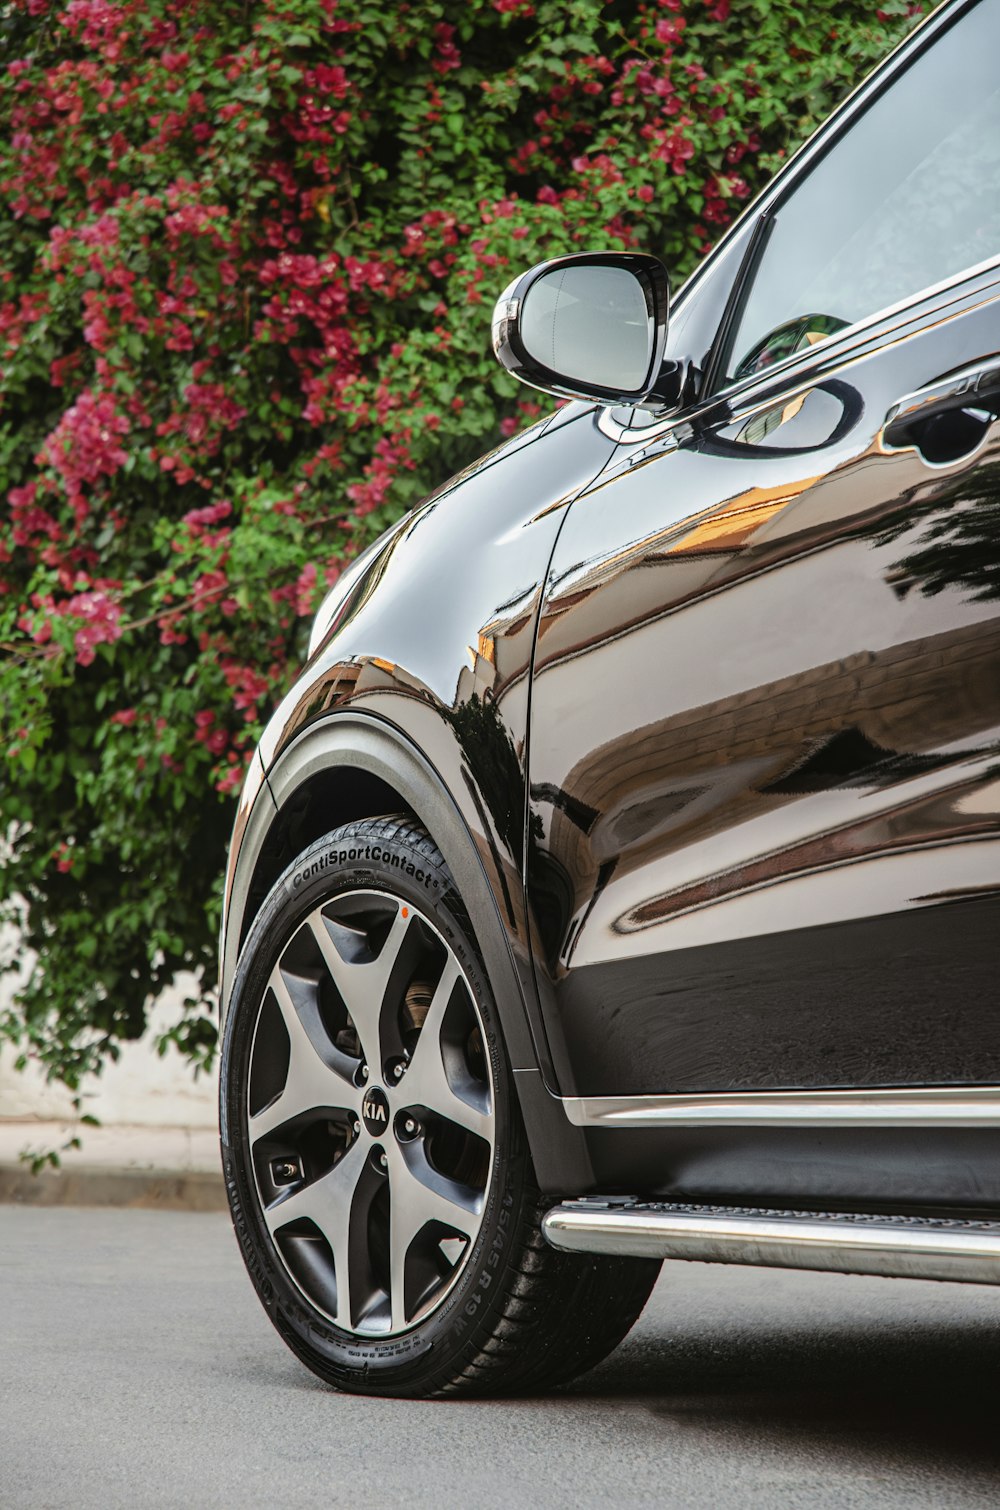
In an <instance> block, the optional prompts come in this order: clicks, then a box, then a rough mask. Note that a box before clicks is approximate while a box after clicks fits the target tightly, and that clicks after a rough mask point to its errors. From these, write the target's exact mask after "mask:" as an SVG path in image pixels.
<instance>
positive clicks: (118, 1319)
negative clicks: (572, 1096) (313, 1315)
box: [0, 1206, 1000, 1510]
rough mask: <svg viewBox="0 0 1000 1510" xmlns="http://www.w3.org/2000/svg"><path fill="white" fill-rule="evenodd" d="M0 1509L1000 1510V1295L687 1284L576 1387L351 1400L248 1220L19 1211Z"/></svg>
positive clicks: (713, 1270)
mask: <svg viewBox="0 0 1000 1510" xmlns="http://www.w3.org/2000/svg"><path fill="white" fill-rule="evenodd" d="M0 1285H2V1296H0V1507H2V1510H26V1507H27V1510H62V1507H67V1510H69V1507H72V1510H91V1507H93V1510H117V1507H119V1506H121V1507H128V1510H143V1507H146V1506H170V1507H174V1506H177V1507H183V1510H201V1507H209V1506H227V1507H228V1506H233V1507H239V1510H244V1507H257V1506H260V1507H267V1510H284V1507H299V1506H303V1507H305V1506H309V1507H317V1510H318V1507H323V1510H339V1507H345V1510H372V1507H376V1506H377V1507H378V1510H395V1507H397V1506H398V1507H403V1510H423V1507H428V1510H464V1507H466V1506H476V1507H477V1510H480V1507H481V1510H489V1507H493V1506H504V1507H506V1506H518V1507H520V1506H522V1505H523V1506H531V1507H548V1506H560V1507H562V1506H567V1507H569V1506H573V1507H575V1506H600V1507H602V1510H614V1507H617V1506H632V1505H658V1506H670V1507H683V1510H730V1507H732V1510H764V1507H768V1510H770V1507H773V1506H782V1507H785V1506H788V1507H796V1510H798V1507H808V1510H826V1507H836V1510H854V1507H861V1506H863V1507H869V1506H872V1507H879V1510H882V1507H894V1510H895V1507H899V1510H917V1507H923V1506H933V1507H935V1510H960V1507H963V1506H990V1507H993V1510H995V1507H997V1506H998V1505H1000V1398H998V1396H1000V1390H998V1385H1000V1290H996V1291H994V1290H992V1289H988V1288H985V1287H977V1286H960V1285H935V1284H928V1283H922V1282H921V1283H918V1282H913V1281H892V1280H880V1279H857V1278H844V1277H841V1276H839V1275H813V1274H795V1273H781V1272H778V1271H764V1270H757V1271H753V1270H739V1269H725V1268H718V1267H707V1266H704V1265H694V1264H673V1265H670V1266H668V1267H667V1268H666V1269H665V1270H664V1273H663V1276H662V1278H661V1280H660V1283H659V1285H658V1287H657V1289H656V1291H655V1292H654V1295H653V1298H652V1299H651V1301H650V1303H649V1306H648V1307H647V1309H646V1312H645V1314H644V1316H643V1317H642V1319H641V1321H640V1322H639V1324H638V1325H637V1327H636V1328H635V1330H634V1331H633V1333H632V1335H631V1336H630V1337H629V1338H628V1339H627V1340H626V1342H625V1343H624V1344H623V1345H622V1346H621V1347H620V1348H619V1350H618V1352H617V1353H616V1354H614V1355H613V1357H612V1358H611V1359H610V1360H609V1361H608V1362H607V1363H605V1364H603V1365H602V1366H601V1367H600V1368H598V1369H595V1370H594V1371H593V1372H592V1373H591V1374H589V1375H588V1376H586V1377H585V1378H583V1379H582V1380H580V1381H579V1382H578V1383H577V1384H575V1385H573V1386H571V1387H570V1388H568V1389H565V1390H563V1391H561V1392H559V1393H558V1394H553V1395H550V1396H548V1397H543V1398H533V1399H530V1400H528V1399H522V1400H513V1401H511V1400H506V1401H505V1400H500V1401H486V1402H476V1403H471V1404H451V1403H449V1404H422V1403H418V1404H413V1403H406V1402H400V1401H388V1400H364V1399H354V1398H351V1397H349V1396H346V1395H338V1394H336V1393H335V1392H334V1391H333V1390H331V1389H328V1388H327V1387H326V1386H324V1385H322V1384H320V1383H319V1381H318V1380H315V1379H314V1378H313V1377H312V1375H310V1374H309V1373H307V1372H306V1371H305V1369H303V1368H302V1367H301V1365H300V1364H299V1363H298V1362H297V1361H296V1360H295V1359H294V1358H293V1357H292V1355H291V1354H290V1353H288V1352H287V1351H286V1350H285V1348H284V1346H283V1344H282V1343H281V1341H280V1340H279V1338H278V1336H277V1334H276V1333H275V1332H274V1331H273V1330H272V1328H271V1326H270V1323H269V1322H268V1321H267V1319H266V1318H265V1316H264V1315H263V1313H262V1312H260V1311H259V1309H258V1306H257V1301H256V1299H255V1297H254V1296H253V1294H252V1292H251V1289H250V1285H249V1282H248V1281H247V1280H246V1278H245V1276H244V1274H243V1270H242V1266H241V1263H240V1260H239V1256H238V1254H237V1251H236V1245H235V1240H234V1239H233V1237H232V1235H231V1232H230V1229H229V1225H228V1221H227V1219H226V1218H225V1217H221V1216H218V1215H212V1214H209V1215H195V1214H188V1213H167V1212H155V1211H121V1210H117V1211H115V1210H73V1209H65V1208H64V1209H59V1208H55V1209H52V1208H49V1209H42V1208H31V1207H16V1206H6V1207H0Z"/></svg>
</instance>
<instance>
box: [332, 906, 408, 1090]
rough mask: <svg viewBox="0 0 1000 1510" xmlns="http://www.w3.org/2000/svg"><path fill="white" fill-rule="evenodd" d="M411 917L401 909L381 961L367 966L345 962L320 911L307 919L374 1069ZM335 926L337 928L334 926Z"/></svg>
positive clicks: (385, 945) (378, 1063)
mask: <svg viewBox="0 0 1000 1510" xmlns="http://www.w3.org/2000/svg"><path fill="white" fill-rule="evenodd" d="M411 921H412V916H411V915H409V914H408V915H407V916H406V917H404V916H403V908H402V907H400V908H399V910H398V911H397V913H396V916H395V918H394V919H393V922H392V926H391V928H390V929H389V933H388V936H387V938H386V940H385V943H384V944H383V945H382V948H381V949H380V950H379V953H378V957H377V958H376V959H374V960H371V961H368V962H359V961H356V960H345V959H344V958H343V957H342V955H341V954H340V953H339V951H338V949H337V946H336V944H335V943H334V941H333V939H332V938H331V936H330V929H329V927H328V926H327V923H326V920H325V918H324V917H323V913H322V910H321V909H319V910H317V911H316V912H314V913H312V915H311V916H310V917H309V919H308V923H309V927H310V929H311V930H312V934H313V937H314V938H315V940H316V943H317V946H318V947H319V950H320V953H321V954H322V956H323V962H324V964H325V965H326V968H327V969H328V970H329V972H330V974H331V976H332V977H333V982H334V985H335V986H336V987H337V990H338V991H339V992H340V995H341V997H342V998H343V1002H344V1005H345V1006H346V1008H347V1010H348V1012H350V1014H351V1020H352V1021H353V1023H354V1027H355V1030H356V1032H357V1035H358V1038H359V1040H360V1043H361V1051H362V1053H363V1054H364V1057H365V1059H366V1060H367V1062H368V1064H369V1065H371V1066H372V1067H373V1068H375V1067H379V1066H381V1063H382V1048H381V1032H380V1021H381V1016H382V1004H383V1002H384V1000H385V993H386V990H387V989H388V985H389V978H390V976H391V975H392V969H393V966H394V965H395V963H396V960H397V958H398V957H399V952H400V950H401V949H402V947H403V943H404V941H405V939H406V935H407V933H408V932H409V928H410V923H411ZM334 926H336V924H334Z"/></svg>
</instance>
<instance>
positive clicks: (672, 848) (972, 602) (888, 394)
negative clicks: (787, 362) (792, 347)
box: [527, 274, 1000, 1095]
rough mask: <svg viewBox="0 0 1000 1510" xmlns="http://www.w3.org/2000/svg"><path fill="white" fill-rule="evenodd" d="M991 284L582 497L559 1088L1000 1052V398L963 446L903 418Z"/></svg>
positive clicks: (988, 1073)
mask: <svg viewBox="0 0 1000 1510" xmlns="http://www.w3.org/2000/svg"><path fill="white" fill-rule="evenodd" d="M992 278H995V274H993V275H989V274H987V275H980V276H979V277H978V278H977V279H972V280H970V281H969V283H968V284H966V285H964V286H960V287H959V288H957V289H956V290H954V291H953V292H952V293H951V294H950V295H948V296H936V301H935V302H934V303H933V304H928V305H926V306H924V307H923V308H916V309H914V310H911V311H908V312H904V313H903V314H902V315H897V316H895V317H893V319H892V320H891V321H887V322H884V323H883V325H882V326H881V327H880V328H877V329H874V330H872V331H869V332H868V333H866V334H865V335H863V336H862V337H860V338H859V337H857V336H856V337H854V338H853V340H852V339H850V338H849V339H847V340H845V342H844V343H843V344H841V345H839V346H838V345H837V344H836V343H834V344H833V345H830V346H828V347H827V348H826V349H825V350H824V351H823V352H822V353H817V354H816V356H815V357H814V358H812V359H810V357H809V354H808V353H807V354H806V356H805V357H804V358H803V360H801V361H799V362H797V363H793V364H792V368H791V370H790V371H788V372H786V373H785V374H784V375H783V376H781V377H778V378H777V380H776V379H775V377H774V376H772V377H771V378H770V380H768V379H767V377H766V376H762V377H761V379H760V381H759V382H758V383H757V384H756V385H754V386H752V387H750V388H744V390H743V391H742V393H741V395H740V398H739V402H738V403H735V402H734V403H732V404H731V405H729V406H728V407H721V410H720V406H718V405H716V406H715V408H714V409H709V410H708V411H706V413H705V414H704V415H702V416H701V418H700V422H695V423H692V424H689V425H688V426H687V427H686V428H685V427H677V426H675V427H674V428H673V429H672V431H671V432H669V433H668V434H667V435H664V436H660V437H656V438H653V439H651V440H648V441H646V442H643V441H639V442H638V443H637V444H633V445H628V446H624V447H623V448H622V455H621V457H620V459H619V460H618V461H617V462H616V463H615V464H614V465H613V466H612V468H610V469H609V470H608V471H607V472H606V473H605V474H604V477H603V478H602V479H601V481H600V483H599V485H598V486H596V487H595V488H594V489H592V490H591V492H590V493H589V494H587V495H586V496H584V497H583V498H581V499H579V500H578V501H577V502H576V503H575V504H574V506H573V508H572V509H571V510H570V513H569V516H568V518H567V520H566V522H565V524H564V526H563V529H562V531H561V533H560V536H559V539H558V541H557V544H556V548H555V552H554V555H553V559H552V563H551V566H550V572H549V579H548V584H547V590H546V599H545V603H544V606H543V612H542V617H541V620H540V627H539V634H538V645H537V651H536V659H535V681H534V687H533V693H532V713H531V740H530V761H531V813H530V823H529V839H530V842H529V849H528V864H527V890H528V897H529V902H530V904H531V907H532V911H533V915H534V920H535V925H536V945H537V948H536V954H537V969H538V974H539V977H540V984H541V986H542V995H543V1000H545V1001H547V1003H548V1006H549V1010H550V1011H551V1012H552V1014H553V1016H554V1020H555V1031H554V1032H553V1034H552V1038H553V1042H554V1045H560V1047H559V1048H558V1049H554V1052H556V1053H557V1057H558V1056H561V1062H560V1063H558V1064H557V1069H558V1071H559V1075H560V1085H561V1088H563V1089H565V1090H570V1089H573V1090H575V1091H577V1092H579V1093H581V1094H595V1095H599V1094H647V1093H664V1092H669V1091H672V1090H675V1091H692V1090H706V1091H708V1090H724V1089H730V1088H735V1087H741V1088H744V1089H751V1090H752V1089H754V1088H761V1089H774V1088H780V1087H797V1086H806V1087H810V1086H817V1087H819V1086H843V1085H858V1086H869V1085H871V1086H877V1085H892V1084H914V1083H916V1084H921V1083H939V1082H940V1083H947V1082H955V1081H958V1082H966V1081H969V1082H971V1081H978V1082H983V1081H994V1080H998V1079H1000V1031H998V1013H997V995H998V993H997V990H996V982H997V980H998V979H1000V944H998V942H997V941H998V939H1000V763H998V758H1000V608H998V596H997V594H998V593H1000V588H998V586H997V572H998V570H1000V561H998V557H1000V545H998V539H1000V519H998V503H997V500H998V499H1000V425H998V424H993V425H988V424H987V425H985V426H984V439H983V441H982V443H981V444H979V445H978V446H977V447H975V448H973V450H972V451H970V453H969V454H967V455H964V456H961V457H959V458H958V459H956V460H955V461H953V462H951V463H950V464H948V465H944V466H932V465H929V464H928V462H927V460H926V459H925V458H924V457H923V456H922V455H921V454H920V453H919V452H918V451H917V450H916V449H914V448H912V447H903V448H901V449H893V450H890V449H889V448H888V447H887V445H886V443H885V439H884V436H883V428H884V424H885V420H886V417H887V416H889V415H891V414H892V413H893V410H894V407H895V406H896V405H897V404H898V402H899V401H900V400H901V399H902V398H903V397H904V396H905V395H906V394H908V393H912V392H913V391H914V390H916V389H918V388H921V387H923V386H925V385H927V384H929V383H932V382H934V381H936V380H937V379H939V378H941V377H943V376H945V375H946V374H948V373H949V372H952V371H954V370H955V369H957V368H961V367H963V366H964V365H967V364H969V363H974V362H977V361H980V360H985V359H986V358H987V357H989V356H990V354H992V353H997V352H1000V304H998V302H997V301H996V297H995V296H996V286H995V283H994V282H993V281H992ZM694 418H695V420H696V421H698V416H695V417H694Z"/></svg>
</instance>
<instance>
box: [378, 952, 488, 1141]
mask: <svg viewBox="0 0 1000 1510" xmlns="http://www.w3.org/2000/svg"><path fill="white" fill-rule="evenodd" d="M460 978H461V971H460V970H459V965H458V961H457V960H456V959H455V957H454V955H450V956H449V958H448V961H447V963H446V965H445V967H444V971H443V973H442V975H441V979H440V981H439V982H438V985H437V989H436V990H435V992H434V996H433V998H432V999H431V1004H430V1006H429V1007H428V1009H427V1016H426V1017H425V1018H424V1024H423V1027H422V1028H421V1029H420V1037H419V1038H418V1039H417V1045H416V1048H415V1049H414V1051H413V1056H412V1058H411V1060H410V1064H409V1067H408V1069H407V1071H406V1079H405V1081H404V1082H403V1084H402V1087H401V1089H402V1091H403V1094H404V1096H405V1097H406V1100H407V1102H408V1103H410V1104H411V1105H413V1106H425V1107H426V1108H427V1110H428V1111H432V1112H436V1113H437V1114H438V1116H440V1117H445V1118H446V1119H447V1120H448V1121H449V1122H456V1123H457V1124H458V1126H459V1127H461V1128H464V1130H465V1131H466V1132H471V1133H475V1134H476V1136H477V1137H480V1138H485V1139H486V1140H487V1141H489V1140H490V1139H491V1138H492V1129H493V1118H492V1116H491V1115H490V1113H489V1111H484V1110H482V1109H481V1108H480V1107H478V1106H476V1105H475V1104H474V1103H473V1102H471V1101H469V1100H466V1099H465V1098H464V1097H462V1096H460V1095H459V1094H458V1092H457V1091H456V1090H455V1088H454V1087H453V1086H452V1084H451V1082H450V1081H449V1079H448V1076H447V1073H446V1071H445V1066H444V1051H443V1045H442V1043H441V1029H442V1027H443V1025H444V1018H445V1013H446V1011H447V1009H448V1003H449V1002H450V1001H451V996H452V992H453V991H454V989H455V985H456V983H457V982H458V980H459V979H460Z"/></svg>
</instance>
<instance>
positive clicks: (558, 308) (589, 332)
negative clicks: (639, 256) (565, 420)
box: [520, 264, 656, 394]
mask: <svg viewBox="0 0 1000 1510" xmlns="http://www.w3.org/2000/svg"><path fill="white" fill-rule="evenodd" d="M520 334H521V340H522V341H523V343H524V347H525V350H526V351H527V353H528V355H529V356H530V357H531V358H532V360H533V361H536V362H540V363H542V365H543V366H545V367H548V368H549V369H550V370H551V371H552V372H555V373H558V374H559V375H560V376H561V377H563V378H566V379H568V380H570V381H572V382H575V383H586V384H588V385H593V386H594V387H597V388H610V389H613V390H614V391H616V392H620V393H623V394H624V393H638V392H639V391H640V390H641V389H642V387H643V385H644V384H645V381H646V375H647V373H648V372H649V365H650V362H651V361H652V357H653V349H654V343H655V340H656V331H655V327H654V322H653V317H652V314H651V312H650V310H649V307H648V305H647V302H646V294H645V290H644V289H643V285H642V283H641V282H640V281H639V279H638V278H637V277H636V276H635V274H634V273H631V272H629V271H628V270H627V269H626V268H623V267H601V266H599V265H597V264H588V265H585V266H583V267H580V266H577V267H555V268H552V269H551V270H550V271H549V272H547V273H543V274H542V276H541V277H540V278H539V279H538V281H537V282H536V283H533V284H532V286H531V288H530V289H529V290H528V292H527V294H526V295H525V298H524V303H523V305H522V308H521V317H520Z"/></svg>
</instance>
